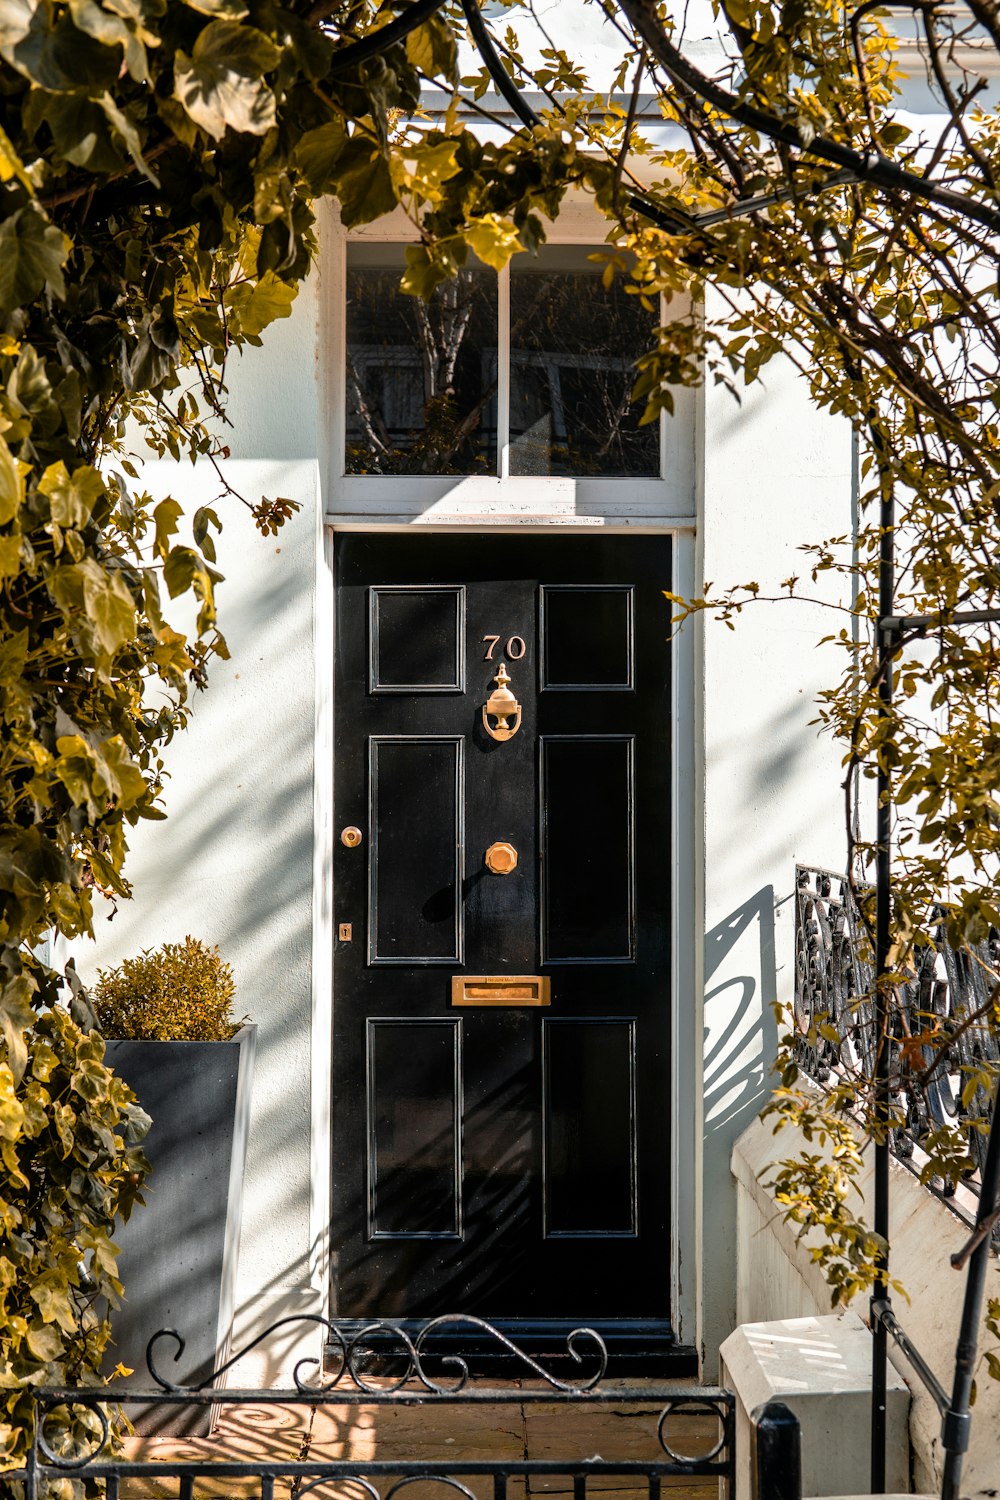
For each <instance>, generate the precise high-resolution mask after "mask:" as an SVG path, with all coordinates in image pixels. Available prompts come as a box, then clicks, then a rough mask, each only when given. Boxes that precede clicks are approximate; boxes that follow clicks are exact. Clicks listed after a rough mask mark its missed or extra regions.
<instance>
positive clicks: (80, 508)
mask: <svg viewBox="0 0 1000 1500" xmlns="http://www.w3.org/2000/svg"><path fill="white" fill-rule="evenodd" d="M38 489H39V491H40V493H41V494H43V495H47V496H48V499H49V504H50V506H51V508H52V519H53V521H55V523H56V525H57V526H72V527H75V528H76V530H80V529H81V528H82V527H83V526H86V524H87V522H88V521H89V520H90V515H91V512H92V511H93V509H94V506H95V505H96V504H97V502H98V500H100V499H103V497H104V493H105V491H104V480H103V479H102V478H101V476H100V474H98V472H97V470H96V469H92V468H90V466H89V465H87V464H81V465H80V467H79V468H78V469H74V471H73V477H72V478H70V475H69V471H68V469H67V468H66V465H65V464H64V463H63V462H62V460H61V459H60V461H59V462H58V463H57V464H50V465H49V467H48V468H47V469H46V470H45V473H44V474H43V475H42V477H41V480H40V481H39V484H38Z"/></svg>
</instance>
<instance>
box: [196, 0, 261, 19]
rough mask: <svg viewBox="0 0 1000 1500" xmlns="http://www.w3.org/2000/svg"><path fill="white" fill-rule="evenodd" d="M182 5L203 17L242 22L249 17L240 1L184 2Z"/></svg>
mask: <svg viewBox="0 0 1000 1500" xmlns="http://www.w3.org/2000/svg"><path fill="white" fill-rule="evenodd" d="M184 3H185V5H187V6H188V7H189V8H190V9H191V10H197V11H200V13H201V14H202V15H203V16H222V17H224V18H225V19H226V20H228V21H242V19H243V17H244V16H246V15H249V11H248V10H247V8H246V6H245V5H244V4H243V3H242V0H184Z"/></svg>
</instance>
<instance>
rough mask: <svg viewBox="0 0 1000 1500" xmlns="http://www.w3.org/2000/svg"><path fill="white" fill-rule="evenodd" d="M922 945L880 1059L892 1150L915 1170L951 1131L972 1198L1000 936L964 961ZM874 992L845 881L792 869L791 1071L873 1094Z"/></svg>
mask: <svg viewBox="0 0 1000 1500" xmlns="http://www.w3.org/2000/svg"><path fill="white" fill-rule="evenodd" d="M929 936H930V937H931V943H930V945H929V946H926V947H920V948H919V949H917V950H915V958H914V968H913V973H912V977H911V978H910V979H909V981H908V982H907V983H905V984H900V985H899V986H897V987H896V989H895V1003H894V1005H893V1007H892V1011H891V1015H890V1021H889V1029H890V1034H889V1037H888V1039H887V1049H886V1050H887V1054H888V1056H887V1077H888V1092H889V1105H890V1113H891V1116H892V1119H893V1121H894V1125H895V1128H893V1129H892V1130H891V1131H890V1134H889V1144H890V1149H891V1150H892V1152H893V1155H895V1156H896V1157H898V1158H899V1159H900V1160H902V1161H905V1162H907V1163H909V1164H910V1165H911V1166H915V1167H919V1166H921V1165H923V1163H924V1161H925V1160H926V1158H924V1157H923V1155H922V1148H923V1144H924V1142H925V1141H926V1140H927V1138H928V1137H929V1136H930V1135H931V1133H932V1132H934V1131H936V1130H938V1129H939V1128H940V1127H942V1126H949V1125H950V1126H956V1127H958V1129H959V1131H960V1132H961V1134H962V1136H963V1138H964V1144H965V1146H966V1149H967V1151H968V1155H969V1157H970V1159H971V1161H972V1163H973V1170H971V1171H968V1172H967V1173H966V1175H965V1177H964V1178H963V1186H965V1187H967V1188H968V1189H969V1190H970V1191H971V1192H973V1193H974V1194H976V1195H977V1196H978V1194H979V1188H980V1183H981V1180H982V1171H983V1166H984V1164H985V1160H986V1147H987V1136H988V1131H989V1125H990V1121H991V1119H992V1116H993V1089H994V1086H995V1085H994V1083H993V1081H992V1075H993V1074H995V1072H996V1070H997V1069H998V1068H1000V1043H998V1039H997V1036H996V1033H995V1031H994V1030H993V1029H992V1028H991V1027H990V1025H989V1024H988V1016H989V1013H990V1011H991V1009H992V1007H991V1005H990V998H991V992H992V991H993V989H994V986H995V985H996V982H997V980H996V977H995V976H996V975H998V974H1000V934H997V933H991V934H990V937H989V939H988V941H987V942H985V943H982V944H980V945H979V946H978V947H973V948H970V949H969V950H963V951H956V950H955V949H954V948H952V947H951V946H950V945H949V944H948V943H947V942H945V940H944V931H943V926H942V925H941V924H936V923H934V922H932V923H931V925H930V928H929ZM874 986H875V962H874V954H873V951H872V942H871V938H870V936H869V933H868V930H867V929H866V927H865V924H864V922H863V921H862V917H861V913H860V912H859V910H858V907H857V905H856V902H855V900H854V897H853V896H852V894H851V891H850V888H849V886H848V883H847V881H846V879H845V877H844V876H843V875H838V874H835V873H834V872H832V871H830V870H821V869H816V868H814V867H810V866H806V865H799V866H797V867H796V871H795V1018H796V1037H797V1041H796V1052H797V1057H796V1060H797V1062H798V1063H799V1066H800V1067H801V1068H802V1070H803V1072H805V1073H806V1074H808V1075H809V1077H811V1078H813V1079H815V1080H816V1081H817V1082H819V1083H821V1084H827V1083H829V1082H830V1081H831V1079H833V1081H834V1082H836V1081H837V1080H838V1079H841V1080H843V1081H845V1082H849V1081H851V1080H856V1081H857V1082H858V1084H859V1085H861V1086H862V1087H864V1085H865V1083H866V1082H868V1084H869V1085H870V1082H871V1080H872V1079H874V1077H875V1072H876V1059H877V1056H878V1031H877V1019H876V1009H875V1006H874V1004H873V992H874ZM921 1038H926V1039H927V1040H926V1041H921ZM929 1186H931V1187H932V1188H933V1189H934V1190H936V1191H938V1192H940V1193H941V1194H942V1195H943V1196H945V1197H952V1196H953V1194H954V1192H955V1187H954V1184H953V1182H951V1181H950V1180H941V1181H937V1180H932V1181H931V1182H930V1183H929ZM953 1206H954V1207H955V1208H956V1210H958V1211H959V1212H961V1206H960V1205H959V1204H954V1205H953ZM973 1213H974V1210H973V1211H972V1212H966V1213H965V1214H964V1215H963V1216H964V1217H966V1218H967V1219H971V1217H972V1216H973Z"/></svg>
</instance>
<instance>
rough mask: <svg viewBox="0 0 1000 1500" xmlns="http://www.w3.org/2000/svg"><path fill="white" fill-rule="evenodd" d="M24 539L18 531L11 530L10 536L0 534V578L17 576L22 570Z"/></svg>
mask: <svg viewBox="0 0 1000 1500" xmlns="http://www.w3.org/2000/svg"><path fill="white" fill-rule="evenodd" d="M23 541H24V538H23V537H22V536H21V534H20V532H18V531H14V532H11V534H10V536H0V578H16V577H17V575H18V573H19V572H20V571H21V543H22V542H23Z"/></svg>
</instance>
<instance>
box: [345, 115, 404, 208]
mask: <svg viewBox="0 0 1000 1500" xmlns="http://www.w3.org/2000/svg"><path fill="white" fill-rule="evenodd" d="M336 189H337V193H338V195H339V197H340V217H341V220H342V222H343V223H344V224H345V225H346V227H347V228H348V229H352V228H353V227H354V226H355V225H357V224H370V223H371V221H372V220H373V219H378V218H380V217H381V216H382V214H387V213H391V212H392V210H393V209H394V208H395V207H396V203H397V201H398V200H397V198H396V189H395V187H394V186H393V181H392V175H391V173H390V171H389V167H388V165H387V163H386V161H385V159H384V157H383V156H382V154H381V152H380V151H379V148H378V146H377V145H376V144H375V142H374V141H371V140H368V139H367V138H365V137H364V136H360V135H354V136H352V137H351V139H350V140H349V141H348V142H347V145H346V146H345V147H344V149H343V151H342V153H341V156H340V160H339V161H338V163H337V180H336Z"/></svg>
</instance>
